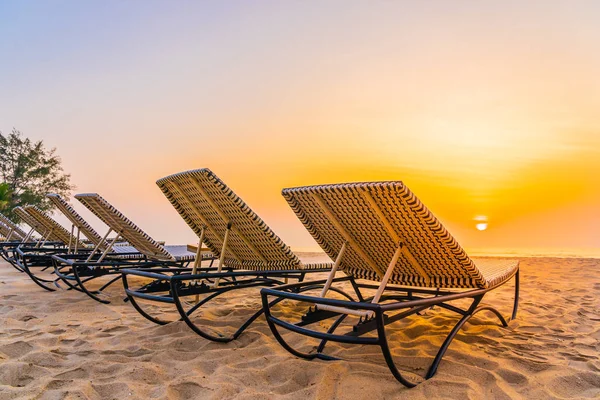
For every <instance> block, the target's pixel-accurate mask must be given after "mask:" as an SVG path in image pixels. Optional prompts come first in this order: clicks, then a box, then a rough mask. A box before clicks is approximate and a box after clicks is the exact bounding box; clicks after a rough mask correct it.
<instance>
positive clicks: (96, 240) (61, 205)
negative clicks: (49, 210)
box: [46, 193, 109, 250]
mask: <svg viewBox="0 0 600 400" xmlns="http://www.w3.org/2000/svg"><path fill="white" fill-rule="evenodd" d="M46 197H48V198H49V199H50V201H52V203H53V204H54V205H55V206H56V208H58V209H59V210H60V212H62V213H63V215H64V216H65V217H67V218H68V220H69V221H71V223H72V224H73V225H75V226H76V227H77V228H78V229H79V231H80V232H81V233H83V235H84V236H85V237H86V238H88V240H89V241H90V242H92V243H93V244H94V245H95V246H98V245H99V248H100V249H101V250H105V249H106V248H107V247H108V245H109V244H108V243H107V242H106V241H103V240H102V237H101V236H100V235H99V234H98V232H96V231H95V230H94V228H92V227H91V226H90V224H88V223H87V221H86V220H85V219H83V217H82V216H81V215H79V213H78V212H77V211H75V209H74V208H73V207H72V206H71V205H70V204H69V203H68V202H67V201H66V200H65V199H63V198H62V197H60V196H59V195H58V194H55V193H48V194H47V195H46Z"/></svg>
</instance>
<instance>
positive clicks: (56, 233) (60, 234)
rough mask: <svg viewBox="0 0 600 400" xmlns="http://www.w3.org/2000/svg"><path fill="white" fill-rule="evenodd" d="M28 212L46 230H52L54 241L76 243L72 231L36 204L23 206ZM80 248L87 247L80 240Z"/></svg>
mask: <svg viewBox="0 0 600 400" xmlns="http://www.w3.org/2000/svg"><path fill="white" fill-rule="evenodd" d="M23 210H25V212H26V213H28V214H29V215H30V216H31V218H33V219H35V220H36V221H37V222H38V223H39V224H41V225H42V226H43V227H44V228H45V229H46V232H49V231H52V233H51V236H50V238H51V239H52V240H54V241H58V242H62V243H64V244H68V243H71V242H72V243H73V244H74V243H75V240H76V238H71V233H70V232H69V231H68V230H66V229H65V228H64V227H63V226H62V225H61V224H59V223H58V222H56V221H55V220H54V219H53V218H50V217H49V216H48V215H47V214H46V213H45V212H43V211H42V210H40V209H39V208H37V207H36V206H25V207H23ZM77 246H78V248H80V249H81V248H84V247H86V245H85V243H83V242H81V241H79V243H78V244H77Z"/></svg>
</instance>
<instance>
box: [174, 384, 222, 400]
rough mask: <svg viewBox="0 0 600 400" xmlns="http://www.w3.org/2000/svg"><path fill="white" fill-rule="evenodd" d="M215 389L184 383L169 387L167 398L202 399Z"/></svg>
mask: <svg viewBox="0 0 600 400" xmlns="http://www.w3.org/2000/svg"><path fill="white" fill-rule="evenodd" d="M212 391H213V389H210V388H207V387H204V386H201V385H198V384H197V383H195V382H182V383H177V384H174V385H169V387H168V389H167V397H168V398H169V399H201V398H205V397H207V396H208V395H209V394H210V393H211V392H212Z"/></svg>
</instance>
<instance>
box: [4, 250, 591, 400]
mask: <svg viewBox="0 0 600 400" xmlns="http://www.w3.org/2000/svg"><path fill="white" fill-rule="evenodd" d="M521 276H522V284H521V289H522V293H521V306H520V313H519V317H518V319H517V320H516V321H513V322H512V323H511V324H510V326H509V328H501V327H499V326H498V324H496V321H495V320H494V319H493V318H492V316H491V315H488V314H480V315H479V316H478V317H476V318H474V319H473V320H472V322H473V323H470V324H467V325H466V327H465V329H464V331H463V332H462V333H461V334H459V335H458V336H457V338H456V339H455V340H454V342H453V343H452V345H451V346H450V349H449V350H448V352H447V353H446V356H445V358H444V360H443V361H442V363H441V365H440V368H439V370H438V374H437V375H436V376H435V377H434V378H433V379H430V380H428V381H425V382H423V383H421V384H420V385H419V386H417V387H416V388H414V389H406V388H404V387H403V386H402V385H400V384H399V383H398V382H397V381H396V380H395V379H394V378H393V377H392V375H391V374H390V372H389V371H388V369H387V367H386V366H385V363H384V360H383V357H382V356H381V354H380V353H379V352H378V351H377V349H378V348H376V347H366V346H347V345H340V344H334V343H331V344H329V345H328V349H329V353H331V354H333V355H336V356H341V357H344V358H346V361H335V362H325V361H305V360H300V359H296V358H295V357H293V356H292V355H291V354H289V353H287V352H286V351H285V350H284V349H283V348H282V347H280V346H279V345H278V344H277V343H276V342H275V340H274V339H273V337H272V336H271V333H270V330H269V328H268V326H267V324H266V322H265V321H264V319H263V318H260V319H259V320H258V321H256V322H255V323H254V324H253V325H252V326H251V327H250V329H249V330H247V331H246V332H245V333H244V334H243V335H242V336H241V337H240V339H239V340H237V341H235V342H232V343H229V344H219V343H212V342H209V341H206V340H204V339H202V338H200V337H199V336H197V335H195V334H194V333H193V332H192V331H191V330H190V329H189V328H188V327H187V326H186V325H185V324H184V323H182V322H175V323H172V324H170V325H166V326H157V325H154V324H152V323H151V322H149V321H147V320H145V319H144V318H143V317H141V316H140V315H139V314H138V313H137V312H136V311H135V310H134V309H133V308H132V307H131V305H129V304H127V303H123V302H122V301H121V298H122V297H123V295H122V288H121V287H120V286H114V287H112V288H110V289H109V290H108V292H109V294H110V297H111V300H113V303H112V304H109V305H103V304H99V303H97V302H95V301H93V300H91V299H89V298H88V297H86V296H85V295H82V294H80V293H75V292H72V291H71V292H67V291H59V292H55V293H50V292H45V291H43V290H41V289H40V288H39V287H37V286H36V285H35V284H33V283H32V282H31V281H29V279H28V278H27V277H26V276H25V275H23V274H20V273H19V272H17V271H15V270H14V269H13V268H12V267H10V266H9V265H7V264H6V263H3V262H2V263H0V299H1V302H0V399H2V400H4V399H17V398H19V399H33V398H35V399H88V398H89V399H113V398H114V399H145V398H156V399H160V398H169V399H171V398H172V399H184V398H231V397H236V398H246V399H249V398H252V399H259V398H260V399H262V398H318V399H329V398H341V399H361V398H369V399H377V398H416V399H425V398H427V399H431V398H438V397H444V398H460V399H463V398H474V399H475V398H476V399H480V398H536V399H541V398H594V397H596V398H598V397H600V311H599V310H600V300H599V296H600V260H593V259H557V258H531V259H523V260H522V262H521ZM512 290H513V286H512V284H509V285H507V286H505V287H503V288H502V289H500V290H498V291H497V292H492V293H490V294H489V295H488V297H487V298H486V299H487V301H486V302H487V303H490V304H494V305H496V306H497V307H498V308H499V309H500V310H501V311H503V312H504V314H505V315H507V314H508V313H509V312H510V307H511V299H512V297H511V296H512ZM259 303H260V300H259V296H258V290H257V289H253V290H250V291H240V292H237V293H234V294H232V295H231V296H229V297H228V298H226V299H223V301H220V302H218V303H215V305H214V306H212V307H211V308H210V310H209V311H208V312H206V313H205V314H204V315H203V317H202V318H203V320H206V321H208V322H209V324H210V323H211V322H212V323H214V326H219V327H221V328H223V329H225V328H227V327H228V326H233V324H234V323H235V322H236V321H240V320H241V319H242V318H243V317H244V316H246V315H248V314H249V313H250V311H251V310H252V309H254V308H256V307H258V306H259ZM283 309H284V311H285V312H286V313H289V314H291V315H295V316H298V315H300V314H301V312H302V311H303V310H302V309H301V308H300V307H299V306H297V305H293V304H289V305H286V306H285V307H284V308H283ZM456 320H457V317H456V316H455V315H452V314H450V313H448V312H445V311H441V310H439V309H436V310H429V311H428V312H427V313H426V315H425V316H424V317H416V318H411V319H410V320H407V321H404V322H402V323H396V324H393V325H391V326H389V327H388V336H389V339H390V342H391V344H392V346H393V353H394V356H395V358H396V362H397V363H398V365H399V366H401V367H402V369H403V370H405V371H408V373H409V375H410V376H414V375H411V372H415V373H417V374H421V375H423V374H424V372H425V370H426V368H427V366H428V362H430V361H431V359H432V358H433V356H434V355H435V353H436V351H437V349H438V347H439V345H440V344H441V343H442V341H443V339H444V337H445V335H446V333H447V332H448V330H449V329H450V328H451V326H452V325H453V324H454V322H455V321H456ZM292 343H294V344H296V345H299V346H301V347H302V346H304V349H305V350H309V349H310V348H311V347H310V344H309V343H308V340H307V339H305V338H296V337H294V338H292Z"/></svg>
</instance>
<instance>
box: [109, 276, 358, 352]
mask: <svg viewBox="0 0 600 400" xmlns="http://www.w3.org/2000/svg"><path fill="white" fill-rule="evenodd" d="M199 271H200V272H199V273H196V274H193V273H191V272H192V269H191V268H180V269H175V268H167V269H156V268H155V269H152V270H148V269H144V268H138V269H135V270H129V269H124V270H122V271H121V272H122V277H123V286H124V287H125V293H126V294H127V297H128V299H129V301H130V302H131V304H132V305H133V306H134V307H135V309H136V310H137V311H138V312H139V313H140V314H141V315H143V316H144V317H145V318H147V319H148V320H150V321H152V322H154V323H156V324H161V325H164V324H167V323H170V322H173V321H165V320H161V319H159V318H157V317H154V316H152V315H150V313H149V312H147V311H146V310H145V309H143V308H142V306H141V305H140V303H139V302H138V301H136V299H144V300H150V301H156V302H161V303H170V304H174V305H175V308H176V309H177V311H178V313H179V316H180V319H179V320H182V321H184V322H185V323H186V324H187V325H188V326H189V327H190V328H191V329H192V330H193V331H194V332H195V333H197V334H198V335H200V336H202V337H203V338H205V339H208V340H211V341H214V342H222V343H227V342H230V341H232V340H235V339H237V338H238V337H239V336H240V334H241V333H242V332H244V331H245V330H246V329H247V328H248V327H249V326H250V325H251V324H252V322H254V321H255V320H256V319H257V318H258V317H260V315H262V313H263V312H264V309H263V308H262V307H259V309H258V310H257V311H256V312H255V313H254V314H252V315H251V316H250V317H249V318H248V319H247V320H246V321H245V322H244V323H243V324H242V325H241V326H240V327H239V328H238V329H237V330H236V331H235V332H234V333H233V334H232V335H224V334H222V333H219V332H217V333H215V334H213V333H209V332H208V331H207V330H206V328H204V327H202V326H199V325H198V324H197V323H195V322H194V321H192V319H191V316H192V314H193V313H196V312H198V310H200V309H201V307H202V306H204V305H206V304H207V303H209V302H210V301H211V300H214V299H215V298H217V297H219V296H221V295H223V294H225V293H228V292H230V291H232V290H240V289H247V288H253V287H273V286H280V285H283V284H285V283H286V282H287V280H288V279H294V280H297V281H298V282H302V281H303V280H304V278H305V276H306V274H311V273H317V272H327V271H328V270H327V269H322V268H317V269H308V268H307V269H290V270H263V271H250V270H233V269H229V268H226V267H225V268H223V269H222V270H221V272H218V268H216V267H215V268H211V267H209V268H204V269H202V270H199ZM129 275H133V276H141V277H145V278H151V279H153V281H152V282H151V283H149V284H147V285H144V286H143V287H141V288H139V289H135V290H134V289H131V288H130V285H129V282H128V280H127V277H128V276H129ZM216 279H218V280H220V282H219V283H220V284H219V286H217V287H214V286H212V285H211V284H212V283H213V282H214V281H215V280H216ZM313 288H314V287H313V286H310V287H309V288H307V289H306V290H309V289H313ZM331 290H333V291H336V292H338V293H340V294H342V295H344V296H346V297H348V298H351V297H350V296H348V295H347V294H345V293H343V292H342V291H340V290H338V289H336V288H332V289H331ZM199 295H206V297H204V298H202V299H199V300H198V301H197V302H196V304H195V305H194V306H193V307H192V308H190V309H189V310H187V311H186V310H185V308H184V306H183V304H182V298H183V297H187V296H199ZM211 330H212V331H213V332H214V329H211Z"/></svg>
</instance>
